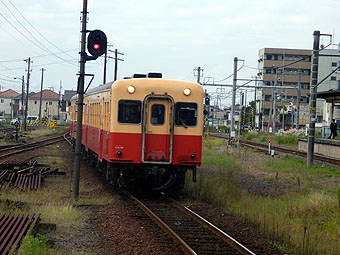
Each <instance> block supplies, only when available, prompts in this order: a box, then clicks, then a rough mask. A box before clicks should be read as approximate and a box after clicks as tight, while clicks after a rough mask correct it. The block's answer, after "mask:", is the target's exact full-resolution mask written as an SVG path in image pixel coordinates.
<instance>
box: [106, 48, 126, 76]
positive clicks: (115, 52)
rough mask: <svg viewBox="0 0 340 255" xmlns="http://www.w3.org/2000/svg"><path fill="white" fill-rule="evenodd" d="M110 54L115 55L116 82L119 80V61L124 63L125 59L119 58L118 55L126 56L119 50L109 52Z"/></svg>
mask: <svg viewBox="0 0 340 255" xmlns="http://www.w3.org/2000/svg"><path fill="white" fill-rule="evenodd" d="M109 51H110V52H113V53H114V54H115V57H114V60H115V66H114V79H113V80H114V81H116V80H117V73H118V60H119V61H124V59H122V58H118V55H122V56H124V53H121V52H119V51H118V50H117V49H115V50H114V51H112V50H109Z"/></svg>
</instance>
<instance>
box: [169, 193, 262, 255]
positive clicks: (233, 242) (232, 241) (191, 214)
mask: <svg viewBox="0 0 340 255" xmlns="http://www.w3.org/2000/svg"><path fill="white" fill-rule="evenodd" d="M170 200H171V202H172V204H173V205H174V206H176V207H177V208H178V209H180V210H181V211H183V212H184V213H185V214H186V215H188V216H189V217H191V218H193V219H195V220H196V221H197V222H198V223H200V224H201V225H206V226H208V228H209V229H210V231H211V232H213V233H214V234H215V235H217V236H219V237H220V238H222V239H223V241H225V242H227V243H228V244H229V245H230V246H231V247H233V248H234V249H236V250H237V251H238V252H240V253H241V254H243V255H256V254H255V253H253V252H252V251H250V250H249V249H248V248H246V247H245V246H244V245H242V244H241V243H239V242H238V241H237V240H235V239H234V238H232V237H231V236H229V235H228V234H226V233H225V232H224V231H222V230H221V229H219V228H218V227H216V226H215V225H214V224H212V223H210V222H209V221H207V220H206V219H204V218H203V217H201V216H200V215H198V214H197V213H195V212H194V211H192V210H190V209H189V208H188V207H186V206H183V205H181V204H180V203H178V202H177V201H175V200H173V199H170Z"/></svg>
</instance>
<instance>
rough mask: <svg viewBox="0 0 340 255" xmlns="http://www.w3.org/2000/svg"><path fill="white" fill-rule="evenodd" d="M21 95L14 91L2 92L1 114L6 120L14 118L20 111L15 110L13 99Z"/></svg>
mask: <svg viewBox="0 0 340 255" xmlns="http://www.w3.org/2000/svg"><path fill="white" fill-rule="evenodd" d="M18 95H19V93H18V92H16V91H14V90H13V89H8V90H6V91H3V92H0V113H2V116H4V117H5V118H12V117H13V116H14V115H15V113H16V111H17V110H18V109H13V107H12V98H14V97H16V96H18Z"/></svg>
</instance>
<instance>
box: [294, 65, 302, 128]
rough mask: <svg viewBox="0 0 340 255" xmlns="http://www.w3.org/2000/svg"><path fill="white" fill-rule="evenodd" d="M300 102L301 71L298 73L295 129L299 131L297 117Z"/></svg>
mask: <svg viewBox="0 0 340 255" xmlns="http://www.w3.org/2000/svg"><path fill="white" fill-rule="evenodd" d="M300 100H301V70H299V71H298V91H297V98H296V101H297V102H296V117H295V121H296V129H299V117H300Z"/></svg>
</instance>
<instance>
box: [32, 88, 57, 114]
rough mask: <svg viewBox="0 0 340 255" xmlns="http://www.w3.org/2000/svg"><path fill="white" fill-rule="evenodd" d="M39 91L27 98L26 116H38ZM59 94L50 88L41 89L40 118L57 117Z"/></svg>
mask: <svg viewBox="0 0 340 255" xmlns="http://www.w3.org/2000/svg"><path fill="white" fill-rule="evenodd" d="M39 107H40V92H37V93H34V94H33V95H30V96H29V99H28V116H39ZM58 107H59V94H58V93H56V92H54V91H52V90H47V89H45V90H43V91H42V96H41V118H45V117H46V118H48V119H49V120H52V119H57V118H58Z"/></svg>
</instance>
